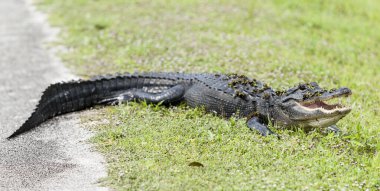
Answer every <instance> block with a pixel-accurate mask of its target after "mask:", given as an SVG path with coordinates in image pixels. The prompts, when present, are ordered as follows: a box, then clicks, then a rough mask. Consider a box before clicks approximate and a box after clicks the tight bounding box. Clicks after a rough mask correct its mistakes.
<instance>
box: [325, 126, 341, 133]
mask: <svg viewBox="0 0 380 191" xmlns="http://www.w3.org/2000/svg"><path fill="white" fill-rule="evenodd" d="M340 132H342V131H341V130H340V129H339V128H338V127H337V126H336V125H331V126H329V127H327V128H326V129H325V130H324V133H334V134H339V133H340Z"/></svg>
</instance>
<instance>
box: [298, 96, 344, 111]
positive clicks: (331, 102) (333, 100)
mask: <svg viewBox="0 0 380 191" xmlns="http://www.w3.org/2000/svg"><path fill="white" fill-rule="evenodd" d="M348 96H349V95H344V97H330V98H325V99H323V100H322V99H321V98H318V99H315V100H308V101H307V102H302V103H299V104H300V105H301V106H302V107H303V109H305V110H310V111H315V110H320V111H322V112H324V113H334V112H349V111H350V110H351V108H350V107H349V106H346V105H345V104H349V102H350V99H348V98H347V97H348Z"/></svg>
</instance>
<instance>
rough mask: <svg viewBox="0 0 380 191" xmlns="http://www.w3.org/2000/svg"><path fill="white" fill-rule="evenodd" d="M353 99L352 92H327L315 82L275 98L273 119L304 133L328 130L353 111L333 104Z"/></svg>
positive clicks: (338, 90)
mask: <svg viewBox="0 0 380 191" xmlns="http://www.w3.org/2000/svg"><path fill="white" fill-rule="evenodd" d="M350 95H351V90H350V89H348V88H345V87H343V88H339V89H331V90H325V89H322V88H320V87H319V86H318V84H317V83H315V82H311V83H307V84H300V85H298V86H296V87H293V88H291V89H289V90H287V91H286V92H283V93H282V94H278V95H277V96H276V98H275V99H274V102H275V103H274V106H275V107H274V110H273V111H272V113H273V114H272V115H273V116H271V117H272V118H273V120H274V122H276V123H278V124H281V125H283V126H300V127H304V128H305V130H311V129H313V128H317V127H328V126H331V125H334V124H336V123H337V122H338V121H339V120H340V119H342V118H343V117H344V116H346V115H347V114H348V113H349V112H350V111H351V108H350V107H348V106H344V105H341V104H339V103H336V102H335V103H333V102H334V101H335V100H337V99H342V98H343V97H348V96H350Z"/></svg>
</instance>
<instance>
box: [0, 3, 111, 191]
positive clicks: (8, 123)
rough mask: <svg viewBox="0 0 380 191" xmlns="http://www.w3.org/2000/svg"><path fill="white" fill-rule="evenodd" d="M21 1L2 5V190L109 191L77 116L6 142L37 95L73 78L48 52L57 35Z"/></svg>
mask: <svg viewBox="0 0 380 191" xmlns="http://www.w3.org/2000/svg"><path fill="white" fill-rule="evenodd" d="M45 20H46V19H45V17H44V15H42V14H41V13H38V12H37V11H35V8H34V7H33V6H32V5H31V4H30V2H29V1H28V0H27V1H24V0H0V190H108V189H107V188H104V187H100V186H99V184H98V183H97V182H98V180H99V179H100V178H102V177H105V176H106V171H105V167H104V159H103V157H102V156H101V155H100V154H98V153H96V152H95V151H93V150H94V149H92V147H91V145H89V144H88V143H87V139H88V138H89V137H91V136H92V133H91V132H89V131H88V130H85V129H83V128H81V127H80V125H79V118H78V117H79V115H78V114H70V115H65V116H62V117H58V118H56V119H52V120H50V121H48V122H46V123H44V124H42V125H41V126H40V127H39V128H37V129H36V130H34V131H31V132H29V133H26V134H24V135H22V136H20V137H18V138H16V139H14V140H10V141H8V140H6V139H5V138H6V137H7V136H9V135H10V134H11V133H12V132H13V131H15V130H16V129H17V128H18V127H19V126H20V125H21V124H22V123H23V122H24V121H25V120H26V119H27V118H28V117H29V115H30V114H31V112H32V111H33V109H34V107H35V105H36V104H37V102H38V99H39V97H40V96H41V92H42V91H43V90H44V89H45V88H46V87H47V86H48V85H49V84H50V83H53V82H57V81H61V80H68V79H72V78H74V76H73V75H70V73H69V72H68V71H67V70H66V69H65V68H64V67H63V66H62V64H61V63H60V62H59V60H58V59H57V58H56V57H54V56H53V53H52V50H47V48H46V41H49V40H53V39H54V37H55V35H56V32H57V31H56V30H53V29H52V28H50V27H49V26H48V25H47V24H46V22H45Z"/></svg>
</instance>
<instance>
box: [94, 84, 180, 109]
mask: <svg viewBox="0 0 380 191" xmlns="http://www.w3.org/2000/svg"><path fill="white" fill-rule="evenodd" d="M184 93H185V88H184V87H183V86H182V85H176V86H173V87H171V88H169V89H167V90H164V91H162V92H160V93H148V92H144V91H143V90H140V89H138V90H128V91H126V92H124V93H121V94H118V95H116V96H114V97H111V98H106V99H103V100H102V101H100V102H99V103H100V104H112V105H114V104H118V103H122V102H128V101H146V102H148V103H160V102H162V103H163V104H169V103H173V102H176V101H180V100H181V99H182V97H183V95H184Z"/></svg>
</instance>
